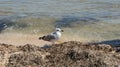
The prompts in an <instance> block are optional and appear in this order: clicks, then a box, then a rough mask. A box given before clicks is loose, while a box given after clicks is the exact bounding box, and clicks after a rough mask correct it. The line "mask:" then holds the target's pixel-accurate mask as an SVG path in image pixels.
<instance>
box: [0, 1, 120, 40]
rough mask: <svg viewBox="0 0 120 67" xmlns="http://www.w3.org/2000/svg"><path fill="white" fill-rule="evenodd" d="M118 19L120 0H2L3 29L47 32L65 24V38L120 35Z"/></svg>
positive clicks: (116, 37)
mask: <svg viewBox="0 0 120 67" xmlns="http://www.w3.org/2000/svg"><path fill="white" fill-rule="evenodd" d="M119 21H120V1H119V0H0V32H10V31H11V32H18V33H26V32H27V33H30V34H31V33H32V34H40V33H42V34H45V33H48V32H50V31H51V30H52V29H53V28H54V27H62V28H63V29H65V31H66V32H65V33H64V34H65V35H63V36H64V39H66V40H68V39H69V38H70V37H71V35H73V39H71V40H76V39H79V38H80V39H83V40H84V38H85V40H87V39H88V40H103V39H119V38H120V30H119V29H120V22H119ZM112 23H113V24H112ZM117 23H118V24H117ZM4 24H6V25H7V26H8V28H5V29H4V27H5V25H4ZM46 26H47V27H46ZM43 29H44V30H43ZM46 31H47V32H46ZM11 32H10V33H11ZM66 36H68V37H66Z"/></svg>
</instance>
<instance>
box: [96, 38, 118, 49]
mask: <svg viewBox="0 0 120 67" xmlns="http://www.w3.org/2000/svg"><path fill="white" fill-rule="evenodd" d="M97 44H107V45H111V46H113V47H120V39H115V40H106V41H101V42H97Z"/></svg>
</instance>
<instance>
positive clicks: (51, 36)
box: [39, 35, 56, 41]
mask: <svg viewBox="0 0 120 67" xmlns="http://www.w3.org/2000/svg"><path fill="white" fill-rule="evenodd" d="M39 39H42V40H45V41H52V40H54V39H56V38H55V36H54V35H46V36H43V37H40V38H39Z"/></svg>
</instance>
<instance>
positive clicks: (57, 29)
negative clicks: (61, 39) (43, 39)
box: [55, 28, 64, 32]
mask: <svg viewBox="0 0 120 67" xmlns="http://www.w3.org/2000/svg"><path fill="white" fill-rule="evenodd" d="M55 31H59V32H64V31H63V30H61V29H60V28H56V29H55Z"/></svg>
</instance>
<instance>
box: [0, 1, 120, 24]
mask: <svg viewBox="0 0 120 67" xmlns="http://www.w3.org/2000/svg"><path fill="white" fill-rule="evenodd" d="M0 12H8V13H9V12H10V13H12V14H7V15H6V14H5V15H2V16H0V18H3V17H6V16H12V17H13V16H14V17H16V16H20V17H24V16H33V17H40V16H52V17H69V16H73V17H92V18H96V19H99V20H102V21H106V22H112V23H120V22H119V21H120V20H119V19H120V0H0Z"/></svg>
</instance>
